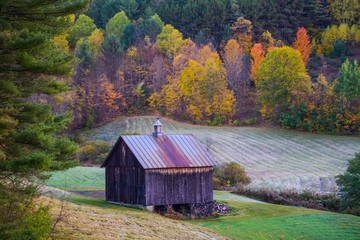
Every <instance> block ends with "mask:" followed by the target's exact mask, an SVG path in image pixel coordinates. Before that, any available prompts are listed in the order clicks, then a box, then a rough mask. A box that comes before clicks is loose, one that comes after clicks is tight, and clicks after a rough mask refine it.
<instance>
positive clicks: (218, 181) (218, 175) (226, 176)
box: [213, 162, 251, 189]
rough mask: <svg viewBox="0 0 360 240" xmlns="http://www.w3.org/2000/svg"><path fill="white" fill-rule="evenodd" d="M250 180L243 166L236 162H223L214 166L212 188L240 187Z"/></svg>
mask: <svg viewBox="0 0 360 240" xmlns="http://www.w3.org/2000/svg"><path fill="white" fill-rule="evenodd" d="M250 182H251V180H250V178H249V177H248V176H247V175H246V173H245V170H244V168H242V167H241V166H240V165H239V164H237V163H236V162H230V163H225V164H222V165H219V166H217V167H215V168H214V178H213V186H214V189H229V188H231V187H241V186H242V185H247V184H249V183H250Z"/></svg>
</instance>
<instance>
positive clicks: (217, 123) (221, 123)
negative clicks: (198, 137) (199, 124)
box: [210, 116, 223, 127]
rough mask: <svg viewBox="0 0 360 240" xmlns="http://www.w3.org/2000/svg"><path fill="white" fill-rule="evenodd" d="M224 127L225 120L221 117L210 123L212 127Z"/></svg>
mask: <svg viewBox="0 0 360 240" xmlns="http://www.w3.org/2000/svg"><path fill="white" fill-rule="evenodd" d="M222 125H223V120H222V117H221V116H216V117H214V118H213V120H212V121H211V122H210V126H219V127H221V126H222Z"/></svg>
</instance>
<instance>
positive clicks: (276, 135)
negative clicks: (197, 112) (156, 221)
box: [81, 116, 360, 193]
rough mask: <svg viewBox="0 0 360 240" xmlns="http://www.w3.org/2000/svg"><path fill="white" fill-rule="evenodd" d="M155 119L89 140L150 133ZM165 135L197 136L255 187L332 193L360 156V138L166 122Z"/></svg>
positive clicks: (112, 126) (111, 128)
mask: <svg viewBox="0 0 360 240" xmlns="http://www.w3.org/2000/svg"><path fill="white" fill-rule="evenodd" d="M154 121H155V117H150V116H142V117H130V118H120V119H119V120H117V121H114V122H112V123H109V124H107V125H104V126H102V127H100V128H96V129H93V130H90V131H86V132H82V133H81V134H82V137H83V138H84V139H87V140H104V141H108V142H110V143H111V144H114V143H115V141H116V139H117V138H118V136H119V135H120V134H129V133H130V134H131V133H135V132H136V133H140V134H151V133H152V128H153V127H152V125H153V123H154ZM161 121H162V123H163V124H164V132H165V133H166V134H186V133H192V134H194V135H195V136H196V137H197V138H198V139H199V140H200V141H201V143H202V144H203V145H204V147H205V148H207V149H208V150H209V151H210V153H211V154H212V156H213V157H214V159H215V160H216V162H217V163H222V162H230V161H235V162H237V163H239V164H241V165H242V166H243V167H244V168H245V169H246V171H247V173H248V174H249V175H250V177H251V178H252V183H251V185H250V187H253V188H259V187H266V188H272V189H293V190H312V191H317V192H322V193H324V192H331V191H334V190H335V188H336V184H335V176H336V175H337V174H339V173H342V172H344V171H345V169H346V166H347V160H348V159H350V158H353V156H354V153H355V152H360V138H359V137H347V136H329V135H317V134H309V133H300V132H295V131H288V130H281V129H269V128H258V127H208V126H197V125H191V124H185V123H179V122H176V121H173V120H169V119H166V118H162V119H161Z"/></svg>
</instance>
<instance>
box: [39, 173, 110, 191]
mask: <svg viewBox="0 0 360 240" xmlns="http://www.w3.org/2000/svg"><path fill="white" fill-rule="evenodd" d="M46 184H47V185H49V186H51V187H55V188H61V189H64V190H69V191H70V190H83V191H91V190H104V189H105V169H104V168H98V167H74V168H71V169H69V170H67V171H59V172H54V173H52V175H51V178H50V179H49V180H48V181H47V182H46Z"/></svg>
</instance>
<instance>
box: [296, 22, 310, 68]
mask: <svg viewBox="0 0 360 240" xmlns="http://www.w3.org/2000/svg"><path fill="white" fill-rule="evenodd" d="M293 48H294V49H296V50H298V51H299V52H300V54H301V58H302V60H303V62H304V64H305V66H306V65H307V63H308V62H309V60H310V53H311V42H310V39H309V36H308V35H307V31H306V29H305V28H303V27H302V28H299V30H298V31H297V32H296V39H295V41H294V43H293Z"/></svg>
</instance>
